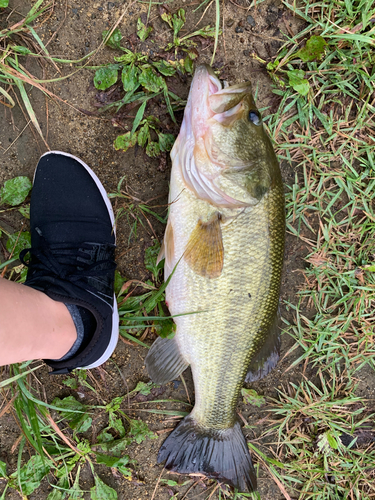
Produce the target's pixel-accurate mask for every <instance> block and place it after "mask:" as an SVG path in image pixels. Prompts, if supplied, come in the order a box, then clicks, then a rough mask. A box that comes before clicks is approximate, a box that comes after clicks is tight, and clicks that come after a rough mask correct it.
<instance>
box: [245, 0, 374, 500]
mask: <svg viewBox="0 0 375 500" xmlns="http://www.w3.org/2000/svg"><path fill="white" fill-rule="evenodd" d="M283 3H284V5H285V6H286V7H287V8H289V9H290V10H291V11H292V12H293V13H295V14H296V15H297V16H298V17H300V18H302V19H303V20H304V21H305V27H304V28H303V29H302V31H301V32H300V33H298V34H297V35H296V36H295V37H294V38H293V39H290V38H289V40H288V41H287V43H286V44H285V45H284V46H283V47H282V48H281V50H280V51H279V55H278V56H277V58H276V59H275V60H274V61H262V62H264V63H265V64H266V65H267V69H268V71H269V73H270V76H271V78H273V80H274V82H275V89H274V93H275V94H276V95H277V96H279V99H280V104H279V107H278V109H277V111H276V112H275V113H273V114H271V115H268V116H267V117H266V118H265V121H266V123H267V126H268V128H269V131H270V134H271V136H272V137H273V139H274V141H275V143H276V149H277V153H278V156H279V159H280V161H281V162H283V161H285V162H287V163H289V164H290V165H292V166H293V167H294V169H295V181H294V184H293V185H291V186H288V187H287V194H286V206H287V231H288V232H289V233H290V234H291V235H294V237H296V238H299V239H300V240H301V241H302V242H303V243H304V244H305V247H306V248H308V252H307V255H306V257H305V258H306V268H305V269H304V271H303V274H304V280H305V284H304V285H303V286H302V288H301V290H300V292H299V296H300V300H299V301H298V302H297V303H293V304H291V303H287V304H286V307H287V309H288V310H289V311H290V312H291V313H292V315H293V316H294V321H292V322H288V321H286V320H284V322H285V325H286V328H285V329H286V331H287V332H288V334H289V335H291V336H292V337H293V338H294V339H295V344H294V346H293V347H292V349H290V351H289V355H291V354H292V357H291V359H292V362H291V365H290V367H296V366H297V365H301V363H302V364H303V367H304V369H305V368H306V367H307V366H308V365H309V366H312V367H314V368H315V370H316V371H317V373H318V379H317V381H316V382H315V385H314V383H313V382H312V381H311V380H303V381H302V382H301V383H300V384H298V385H295V384H292V383H289V384H288V385H287V387H286V388H285V389H284V390H283V391H282V392H280V399H279V400H277V401H273V402H269V408H270V409H271V411H272V415H273V416H272V420H273V424H272V426H271V429H270V430H269V435H270V436H273V437H274V438H275V446H276V448H275V449H274V456H273V457H270V451H271V450H272V447H271V448H268V450H267V451H266V452H265V453H264V450H263V451H261V450H259V449H257V448H255V447H254V445H250V446H251V450H252V451H253V453H254V455H255V456H256V455H258V457H259V459H260V460H261V461H263V463H265V464H266V468H267V469H268V471H269V472H270V473H271V475H272V476H273V477H274V478H277V480H278V481H279V483H280V485H281V486H279V488H280V490H282V488H284V489H285V491H286V492H287V494H289V495H290V497H291V498H298V499H299V500H305V499H314V500H315V499H317V500H336V499H338V498H345V499H346V498H350V499H352V498H353V499H359V498H360V499H362V500H367V499H370V498H374V495H375V489H374V486H373V484H374V480H373V479H374V463H375V447H374V443H373V440H372V439H371V438H370V437H369V436H371V432H373V429H374V412H375V407H374V406H373V404H372V403H371V401H365V400H363V399H362V398H360V397H358V396H356V395H355V389H356V385H355V383H356V377H357V375H358V370H359V369H360V368H362V367H363V366H365V365H369V366H371V367H372V368H375V365H374V354H375V348H374V333H375V332H374V326H375V313H374V310H375V309H374V304H375V303H374V300H375V274H374V269H375V267H374V260H375V243H374V242H375V239H374V235H375V231H374V230H375V213H374V207H375V204H374V200H375V190H374V189H375V183H374V181H375V170H374V166H375V165H374V145H375V138H374V130H375V120H374V116H375V107H374V88H375V72H374V62H375V52H374V35H375V28H374V24H373V23H372V22H371V19H373V18H374V17H375V6H374V5H372V2H364V1H358V2H354V1H350V0H347V1H345V2H344V1H343V2H340V1H335V2H324V1H318V2H314V3H313V4H312V3H311V2H307V1H305V0H303V1H302V2H299V3H298V6H297V7H296V4H294V3H293V4H292V3H288V2H287V1H284V2H283ZM305 44H306V46H307V47H308V46H309V44H310V48H311V47H312V46H313V45H314V44H317V45H315V49H316V50H315V52H314V51H313V53H312V54H311V57H310V59H309V57H308V56H307V55H306V54H307V52H306V49H303V46H304V45H305ZM313 48H314V47H313ZM258 60H259V58H258ZM287 359H288V358H287ZM366 433H367V434H368V435H367V438H368V439H367V441H366V439H361V436H363V435H366ZM343 435H346V436H351V437H350V438H348V439H349V442H350V441H351V440H352V443H351V445H350V446H347V444H344V443H343V442H342V440H341V436H343ZM284 496H285V495H284ZM286 498H287V497H286Z"/></svg>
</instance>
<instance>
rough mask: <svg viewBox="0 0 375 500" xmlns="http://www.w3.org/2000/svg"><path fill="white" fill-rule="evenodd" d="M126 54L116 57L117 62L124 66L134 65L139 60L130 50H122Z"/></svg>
mask: <svg viewBox="0 0 375 500" xmlns="http://www.w3.org/2000/svg"><path fill="white" fill-rule="evenodd" d="M122 50H123V51H124V52H125V53H124V54H123V55H122V56H118V57H115V58H114V59H115V61H116V62H119V63H123V64H132V63H134V62H135V61H137V60H138V57H137V55H138V54H135V53H134V52H132V51H131V50H129V49H122Z"/></svg>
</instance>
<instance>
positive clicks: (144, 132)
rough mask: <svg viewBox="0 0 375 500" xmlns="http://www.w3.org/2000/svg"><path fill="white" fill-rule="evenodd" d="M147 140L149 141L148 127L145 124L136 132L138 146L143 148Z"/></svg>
mask: <svg viewBox="0 0 375 500" xmlns="http://www.w3.org/2000/svg"><path fill="white" fill-rule="evenodd" d="M147 140H150V127H149V126H148V124H147V123H145V124H144V125H143V127H141V128H140V129H139V130H138V144H139V145H140V146H141V147H142V148H143V147H144V146H145V145H146V142H147Z"/></svg>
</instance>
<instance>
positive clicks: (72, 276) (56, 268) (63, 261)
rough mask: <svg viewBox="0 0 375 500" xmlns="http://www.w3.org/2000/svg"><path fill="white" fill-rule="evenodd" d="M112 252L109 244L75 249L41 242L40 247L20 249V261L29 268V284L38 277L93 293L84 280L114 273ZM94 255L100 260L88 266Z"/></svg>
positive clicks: (85, 245)
mask: <svg viewBox="0 0 375 500" xmlns="http://www.w3.org/2000/svg"><path fill="white" fill-rule="evenodd" d="M42 239H43V237H42ZM113 252H114V247H113V246H111V245H99V244H94V243H82V244H80V246H79V247H77V246H72V245H71V244H68V243H67V244H59V245H47V243H45V242H44V244H43V246H42V247H41V248H26V249H24V250H22V252H21V253H20V260H21V262H22V263H23V264H25V265H26V266H27V267H28V268H29V273H28V278H27V283H28V284H29V285H31V284H33V283H37V282H38V281H40V279H41V278H42V279H44V280H47V281H52V280H54V279H55V278H60V279H61V280H63V281H66V282H70V283H71V282H73V283H74V284H75V285H77V286H79V287H81V288H84V289H86V290H87V289H91V290H92V291H96V289H95V288H94V287H92V286H90V285H89V284H88V282H87V278H94V277H99V276H105V275H108V273H110V272H111V271H114V270H115V268H116V263H115V262H114V260H113ZM94 253H98V254H99V255H100V257H101V260H98V261H97V262H95V263H94V264H89V263H88V262H89V261H90V260H91V259H92V257H93V254H94ZM27 254H30V256H31V258H30V260H29V262H27V261H25V257H26V255H27ZM102 257H104V258H102ZM111 257H112V258H111ZM80 281H81V282H82V283H80Z"/></svg>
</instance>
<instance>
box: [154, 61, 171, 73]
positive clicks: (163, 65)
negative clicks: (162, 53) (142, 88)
mask: <svg viewBox="0 0 375 500" xmlns="http://www.w3.org/2000/svg"><path fill="white" fill-rule="evenodd" d="M152 65H153V66H154V67H155V68H156V69H157V70H158V71H159V73H161V74H162V75H164V76H172V75H174V74H175V73H176V69H175V68H174V67H173V66H172V64H169V63H168V62H166V61H164V60H163V59H162V60H161V61H157V62H153V63H152Z"/></svg>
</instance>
